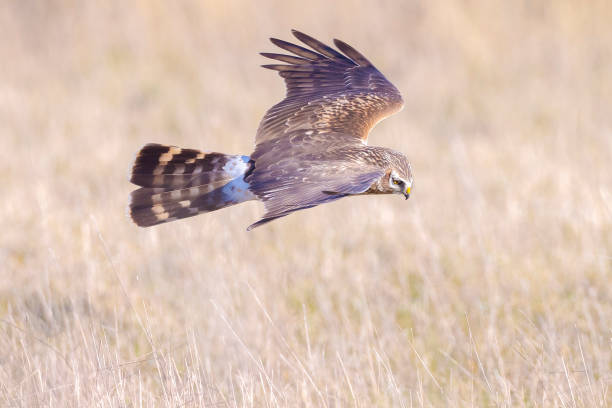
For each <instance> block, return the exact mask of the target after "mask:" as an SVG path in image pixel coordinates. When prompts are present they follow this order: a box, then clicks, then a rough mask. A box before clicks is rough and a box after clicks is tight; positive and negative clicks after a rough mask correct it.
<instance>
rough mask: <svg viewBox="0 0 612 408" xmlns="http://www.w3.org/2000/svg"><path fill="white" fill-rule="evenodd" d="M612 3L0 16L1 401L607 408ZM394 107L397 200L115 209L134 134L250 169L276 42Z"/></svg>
mask: <svg viewBox="0 0 612 408" xmlns="http://www.w3.org/2000/svg"><path fill="white" fill-rule="evenodd" d="M610 21H612V5H611V4H610V2H607V1H603V0H602V1H596V0H594V1H589V2H574V1H569V0H568V1H566V0H559V1H554V2H547V1H521V2H518V1H516V2H509V1H508V2H502V1H485V0H471V1H456V2H447V1H437V0H436V1H427V2H424V1H413V0H410V1H404V2H397V1H376V2H371V1H356V0H343V1H334V2H330V1H319V0H313V1H309V2H307V3H302V2H299V3H298V2H287V1H282V2H281V1H257V2H246V1H245V2H231V1H228V2H221V1H206V0H204V1H196V0H180V1H175V2H166V1H160V0H140V1H138V0H135V1H130V2H125V1H119V0H109V1H105V2H84V1H76V0H49V1H36V0H20V1H4V2H2V3H1V4H0V61H2V62H1V63H0V75H1V76H0V78H1V79H0V137H1V140H2V144H3V148H2V149H0V183H1V185H2V190H3V192H4V198H3V199H2V200H0V214H1V215H0V224H1V225H2V233H1V234H0V327H1V328H0V404H1V405H3V406H89V405H97V406H109V407H124V406H135V405H141V406H161V405H167V406H170V405H171V406H228V407H238V406H239V407H251V406H256V407H259V406H269V407H274V406H326V407H339V406H348V405H353V406H361V407H368V406H404V407H408V406H428V407H431V406H528V407H533V406H564V407H565V406H583V407H593V406H602V407H603V406H610V405H611V404H612V402H611V400H610V398H611V397H610V394H611V393H610V387H611V384H612V325H611V322H612V164H611V163H612V114H611V113H612V112H611V106H612V75H611V74H610V73H611V72H612V44H611V42H610V39H611V38H612V29H611V28H610ZM291 28H296V29H299V30H301V31H304V32H306V33H308V34H310V35H312V36H314V37H315V38H318V39H320V40H322V41H324V42H328V43H329V42H331V40H332V38H340V39H342V40H344V41H346V42H348V43H349V44H351V45H353V46H354V47H355V48H356V49H358V50H360V51H361V52H362V53H364V54H365V55H366V56H367V57H368V58H369V59H370V60H371V61H373V63H374V64H375V65H376V66H377V67H378V68H379V69H380V70H381V71H382V72H383V73H384V74H385V75H386V76H387V78H389V79H390V80H391V81H392V82H393V83H394V84H395V85H396V86H397V87H398V88H399V89H400V91H401V92H402V94H403V96H404V100H405V102H406V105H405V108H404V110H403V111H402V112H400V113H399V114H397V115H395V116H393V117H391V118H389V119H387V120H385V121H384V122H382V123H381V124H379V125H378V126H377V127H376V129H375V130H374V131H373V133H372V134H371V135H370V144H374V145H382V146H388V147H391V148H395V149H397V150H400V151H402V152H405V153H406V154H407V155H408V157H409V158H410V159H411V161H412V165H413V169H414V172H415V184H416V188H415V190H414V194H413V195H412V196H411V198H410V200H408V201H404V200H402V199H399V198H398V197H397V196H381V197H360V198H351V199H345V200H340V201H338V202H335V203H332V204H327V205H324V206H320V207H317V208H314V209H311V210H307V211H302V212H299V213H296V214H293V215H290V216H289V217H286V218H283V219H280V220H278V221H275V222H273V223H271V224H268V225H266V226H265V227H262V228H259V229H256V230H254V231H253V232H249V233H247V232H246V231H245V228H246V227H247V226H248V225H249V224H250V223H252V222H254V221H255V220H257V219H258V217H259V216H260V215H261V214H262V213H263V206H262V205H261V204H259V203H256V202H249V203H245V204H242V205H240V206H236V207H231V208H228V209H225V210H221V211H218V212H214V213H210V214H207V215H201V216H198V217H194V218H191V219H187V220H183V221H180V222H175V223H170V224H167V225H161V226H158V227H155V228H151V229H139V228H137V227H136V226H134V225H133V224H132V223H131V221H130V220H129V218H128V217H127V216H126V206H127V200H128V195H129V192H130V191H131V190H132V189H133V188H134V186H131V185H130V184H129V182H128V172H129V170H130V166H131V164H132V160H133V159H134V157H135V154H136V152H137V151H138V150H139V148H140V147H141V146H142V145H143V144H145V143H147V142H158V143H169V144H174V145H178V146H181V147H189V148H198V149H202V150H207V151H220V152H225V153H241V154H249V153H250V152H251V150H252V148H253V142H254V135H255V130H256V129H257V125H258V122H259V120H260V118H261V117H262V116H263V114H264V112H265V111H266V110H267V109H268V108H269V107H270V106H271V105H272V104H274V103H276V102H278V101H279V100H281V99H282V98H283V95H284V85H283V83H282V81H281V80H280V78H279V77H277V76H276V75H275V74H274V73H273V72H271V71H267V70H264V69H261V68H259V67H258V66H259V65H260V64H264V63H267V61H266V59H265V58H263V57H261V56H259V55H258V52H262V51H268V52H270V51H272V52H274V51H275V47H274V46H273V45H272V44H270V43H269V42H268V37H271V36H273V37H279V38H282V39H286V40H293V38H292V37H291V35H290V29H291Z"/></svg>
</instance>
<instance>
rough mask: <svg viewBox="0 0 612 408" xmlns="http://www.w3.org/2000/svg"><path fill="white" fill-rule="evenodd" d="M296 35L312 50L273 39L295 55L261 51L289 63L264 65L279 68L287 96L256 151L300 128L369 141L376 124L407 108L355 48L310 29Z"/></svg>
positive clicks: (269, 118) (262, 129)
mask: <svg viewBox="0 0 612 408" xmlns="http://www.w3.org/2000/svg"><path fill="white" fill-rule="evenodd" d="M292 33H293V35H294V36H295V37H296V38H297V39H298V40H300V41H301V42H303V43H304V44H306V45H308V46H309V47H310V48H312V50H309V49H307V48H304V47H301V46H298V45H295V44H291V43H289V42H286V41H282V40H279V39H276V38H271V39H270V40H271V41H272V43H274V44H275V45H277V46H278V47H280V48H282V49H284V50H285V51H288V52H290V53H292V54H294V55H285V54H273V53H262V54H261V55H263V56H264V57H268V58H272V59H275V60H279V61H282V62H285V63H287V64H272V65H263V67H264V68H269V69H273V70H276V71H279V75H280V76H281V77H283V78H284V79H285V83H286V85H287V95H286V98H285V99H284V100H283V101H282V102H280V103H278V104H277V105H275V106H273V107H272V108H271V109H270V110H269V111H268V112H267V113H266V115H265V116H264V118H263V120H262V121H261V123H260V125H259V129H258V130H257V136H256V140H255V142H256V145H257V147H256V150H257V149H258V148H259V145H260V143H262V142H265V141H266V140H270V139H276V138H281V137H284V136H286V135H287V134H289V133H291V132H294V131H296V130H305V131H307V130H317V131H319V132H321V133H323V132H335V133H341V134H345V135H350V136H353V137H355V138H357V139H361V141H363V142H364V143H365V142H366V141H367V137H368V133H369V132H370V129H372V128H373V127H374V125H376V123H378V122H379V121H381V120H382V119H384V118H386V117H387V116H390V115H392V114H393V113H395V112H397V111H399V110H400V109H401V108H402V106H403V101H402V97H401V95H400V93H399V91H398V90H397V88H395V86H393V84H392V83H391V82H389V81H388V80H387V79H386V78H385V77H384V75H383V74H381V73H380V71H378V70H377V69H376V68H375V67H374V66H373V65H372V63H371V62H370V61H368V60H367V59H366V58H365V57H364V56H363V55H361V54H360V53H359V52H358V51H356V50H355V49H354V48H353V47H351V46H350V45H348V44H346V43H344V42H342V41H340V40H334V44H335V45H336V47H338V49H339V50H340V51H341V52H339V51H337V50H335V49H333V48H331V47H329V46H327V45H325V44H323V43H321V42H320V41H318V40H315V39H314V38H312V37H310V36H308V35H306V34H304V33H301V32H299V31H296V30H293V31H292Z"/></svg>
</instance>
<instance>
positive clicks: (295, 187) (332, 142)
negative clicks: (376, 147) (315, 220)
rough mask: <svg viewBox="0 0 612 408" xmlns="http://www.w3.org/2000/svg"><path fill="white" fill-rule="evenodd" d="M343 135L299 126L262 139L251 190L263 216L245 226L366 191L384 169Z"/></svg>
mask: <svg viewBox="0 0 612 408" xmlns="http://www.w3.org/2000/svg"><path fill="white" fill-rule="evenodd" d="M355 140H356V139H355V138H353V137H352V136H347V135H344V134H336V133H319V132H317V131H306V132H304V131H302V130H297V131H294V132H291V133H289V134H288V135H287V137H284V138H277V139H273V140H268V141H265V142H261V144H260V146H261V147H262V149H261V150H260V151H259V153H257V154H255V153H254V154H253V155H252V156H251V159H252V160H254V167H253V169H252V172H250V173H249V174H248V175H247V176H246V181H247V183H248V184H249V189H250V190H251V191H252V192H253V193H254V194H256V195H257V197H258V198H259V199H260V200H262V201H263V202H264V205H265V207H266V214H265V215H264V216H263V218H262V219H261V220H260V221H258V222H257V223H255V224H253V225H251V226H250V227H249V229H252V228H254V227H257V226H260V225H262V224H265V223H267V222H269V221H272V220H274V219H276V218H279V217H284V216H285V215H288V214H290V213H292V212H294V211H298V210H303V209H306V208H311V207H314V206H317V205H320V204H324V203H328V202H330V201H334V200H337V199H339V198H342V197H345V196H347V195H353V194H361V193H364V192H366V191H367V190H368V189H369V188H370V186H371V185H372V183H374V182H375V181H376V180H378V179H379V178H380V177H381V176H382V175H383V174H384V172H385V169H384V168H382V167H380V166H378V165H376V163H374V162H373V161H371V160H370V161H367V160H364V159H363V155H362V154H360V153H362V150H363V149H364V148H367V146H363V145H362V144H361V143H359V142H355Z"/></svg>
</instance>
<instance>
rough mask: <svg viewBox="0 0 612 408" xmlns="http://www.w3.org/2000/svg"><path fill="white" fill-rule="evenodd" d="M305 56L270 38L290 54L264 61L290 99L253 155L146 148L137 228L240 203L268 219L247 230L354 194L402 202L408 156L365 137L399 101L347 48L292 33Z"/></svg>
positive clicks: (135, 206) (138, 168)
mask: <svg viewBox="0 0 612 408" xmlns="http://www.w3.org/2000/svg"><path fill="white" fill-rule="evenodd" d="M292 33H293V35H294V36H295V37H296V38H297V39H298V40H300V41H301V42H302V43H304V44H305V45H307V46H309V47H310V48H311V49H308V48H305V47H302V46H299V45H295V44H292V43H290V42H286V41H283V40H279V39H276V38H271V39H270V40H271V41H272V43H273V44H275V45H276V46H278V47H280V48H282V49H283V50H285V51H288V52H289V53H290V54H292V55H287V54H274V53H262V54H261V55H263V56H264V57H267V58H271V59H274V60H278V61H281V62H284V63H286V64H271V65H263V67H264V68H268V69H272V70H275V71H278V73H279V75H280V76H281V77H283V78H284V79H285V84H286V86H287V95H286V97H285V99H284V100H283V101H281V102H280V103H278V104H277V105H274V106H273V107H272V108H271V109H270V110H269V111H268V112H266V114H265V116H264V118H263V119H262V121H261V123H260V125H259V129H258V130H257V135H256V137H255V151H254V152H253V153H252V154H251V155H250V156H242V155H230V154H223V153H208V152H203V151H199V150H194V149H182V148H180V147H176V146H168V145H160V144H147V145H146V146H144V147H143V148H142V149H141V150H140V152H139V153H138V156H137V157H136V162H135V163H134V166H133V168H132V176H131V179H130V181H131V182H132V183H134V184H136V185H138V186H140V187H141V188H139V189H137V190H135V191H133V192H132V194H131V200H130V215H131V217H132V219H133V220H134V222H135V223H136V224H137V225H139V226H141V227H149V226H152V225H156V224H160V223H163V222H169V221H174V220H177V219H180V218H186V217H191V216H194V215H197V214H201V213H206V212H209V211H214V210H218V209H220V208H224V207H227V206H230V205H234V204H238V203H241V202H243V201H249V200H260V201H263V203H264V205H265V209H266V213H265V215H264V216H263V218H262V219H261V220H259V221H257V222H256V223H254V224H252V225H251V226H250V227H248V230H251V229H253V228H255V227H258V226H260V225H263V224H265V223H267V222H270V221H272V220H275V219H277V218H280V217H284V216H285V215H289V214H290V213H292V212H294V211H298V210H303V209H305V208H311V207H314V206H317V205H319V204H324V203H328V202H330V201H334V200H338V199H339V198H342V197H346V196H350V195H359V194H390V193H396V194H401V195H403V196H405V197H406V199H408V197H409V195H410V189H411V188H412V184H413V177H412V169H411V167H410V163H409V162H408V159H407V158H406V156H405V155H404V154H402V153H400V152H397V151H395V150H392V149H388V148H385V147H377V146H368V144H367V141H368V133H369V132H370V130H371V129H372V128H373V127H374V126H375V125H376V124H377V123H378V122H380V121H381V120H382V119H384V118H386V117H388V116H390V115H392V114H394V113H395V112H397V111H399V110H400V109H401V108H402V107H403V101H402V97H401V95H400V93H399V91H398V90H397V88H395V86H393V84H391V82H389V81H388V80H387V79H386V78H385V77H384V76H383V74H382V73H380V71H378V70H377V69H376V68H375V67H374V65H372V63H371V62H370V61H368V60H367V59H366V58H365V57H364V56H363V55H362V54H361V53H359V52H358V51H356V50H355V49H354V48H353V47H351V46H350V45H348V44H346V43H344V42H342V41H340V40H334V44H335V45H336V47H337V48H338V50H339V51H338V50H336V49H334V48H331V47H329V46H327V45H325V44H323V43H321V42H320V41H318V40H315V39H314V38H312V37H310V36H308V35H306V34H304V33H301V32H299V31H296V30H293V31H292Z"/></svg>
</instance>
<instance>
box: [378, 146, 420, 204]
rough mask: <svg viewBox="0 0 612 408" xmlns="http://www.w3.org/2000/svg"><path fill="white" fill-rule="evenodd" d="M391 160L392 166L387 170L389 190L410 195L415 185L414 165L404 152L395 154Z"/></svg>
mask: <svg viewBox="0 0 612 408" xmlns="http://www.w3.org/2000/svg"><path fill="white" fill-rule="evenodd" d="M394 156H395V157H393V158H392V160H391V167H390V169H389V170H388V171H387V172H386V174H385V177H386V178H387V180H386V183H385V184H387V186H386V187H387V192H389V193H392V194H402V195H403V196H404V197H406V200H407V199H408V197H410V192H411V190H412V188H413V186H414V178H413V177H412V167H411V166H410V162H409V161H408V159H407V158H406V156H404V155H403V154H401V153H400V154H397V155H394Z"/></svg>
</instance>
